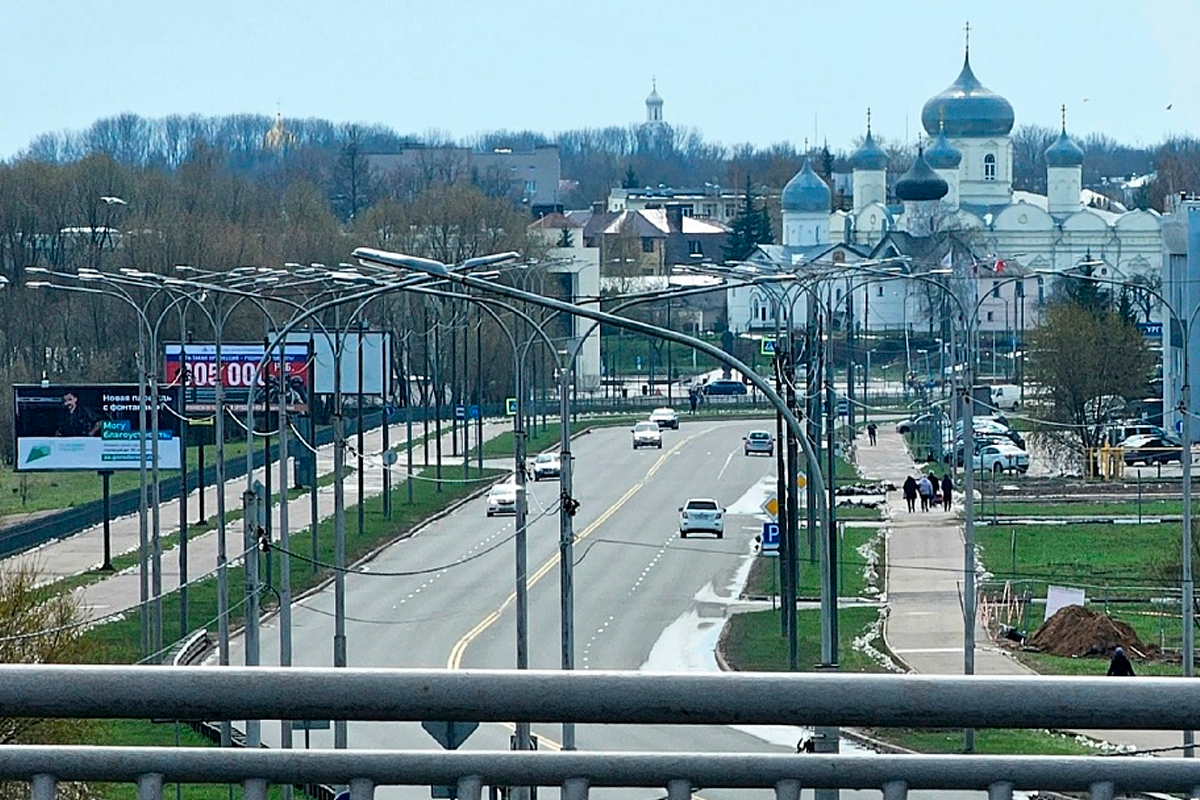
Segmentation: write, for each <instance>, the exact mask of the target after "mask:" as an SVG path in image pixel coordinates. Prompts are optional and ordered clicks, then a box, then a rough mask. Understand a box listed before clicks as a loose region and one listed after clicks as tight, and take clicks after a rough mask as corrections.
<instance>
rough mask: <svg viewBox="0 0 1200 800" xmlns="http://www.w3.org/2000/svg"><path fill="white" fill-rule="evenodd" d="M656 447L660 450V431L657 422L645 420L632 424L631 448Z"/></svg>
mask: <svg viewBox="0 0 1200 800" xmlns="http://www.w3.org/2000/svg"><path fill="white" fill-rule="evenodd" d="M640 447H657V448H658V449H659V450H662V431H661V430H660V429H659V427H658V423H657V422H650V421H649V420H646V421H644V422H639V423H638V424H636V425H634V426H633V449H634V450H637V449H638V448H640Z"/></svg>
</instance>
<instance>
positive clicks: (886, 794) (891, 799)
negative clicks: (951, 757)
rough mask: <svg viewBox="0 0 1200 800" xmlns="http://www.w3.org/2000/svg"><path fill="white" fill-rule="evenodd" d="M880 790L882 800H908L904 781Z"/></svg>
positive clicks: (889, 782) (885, 785)
mask: <svg viewBox="0 0 1200 800" xmlns="http://www.w3.org/2000/svg"><path fill="white" fill-rule="evenodd" d="M882 788H883V800H908V783H907V782H906V781H888V782H887V783H885V784H884V785H883V787H882ZM989 800H991V798H989Z"/></svg>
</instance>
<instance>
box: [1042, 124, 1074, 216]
mask: <svg viewBox="0 0 1200 800" xmlns="http://www.w3.org/2000/svg"><path fill="white" fill-rule="evenodd" d="M1082 190H1083V148H1082V147H1080V146H1079V145H1078V144H1077V143H1076V142H1075V140H1074V139H1072V138H1071V137H1070V136H1068V135H1067V107H1066V106H1063V107H1062V133H1060V134H1059V135H1058V139H1056V140H1055V142H1054V144H1052V145H1050V147H1048V148H1047V149H1046V210H1047V211H1049V212H1050V213H1051V214H1073V213H1075V212H1076V211H1078V210H1079V209H1081V208H1083V201H1082V200H1081V199H1080V196H1079V194H1080V192H1081V191H1082Z"/></svg>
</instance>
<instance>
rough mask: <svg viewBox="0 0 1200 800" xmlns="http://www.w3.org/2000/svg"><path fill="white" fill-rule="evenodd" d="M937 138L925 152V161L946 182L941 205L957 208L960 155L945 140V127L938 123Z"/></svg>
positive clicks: (943, 124) (948, 141) (955, 148)
mask: <svg viewBox="0 0 1200 800" xmlns="http://www.w3.org/2000/svg"><path fill="white" fill-rule="evenodd" d="M939 127H940V130H939V131H938V136H937V138H936V139H934V140H933V143H932V144H931V145H930V147H929V149H928V150H926V151H925V161H926V162H927V163H928V164H929V166H930V167H932V168H933V171H934V172H936V173H937V175H938V177H939V178H941V179H942V180H944V181H945V182H946V187H947V189H946V196H945V197H943V198H942V205H944V206H945V207H946V208H952V209H953V208H958V168H959V165H960V164H962V158H963V156H962V153H961V152H959V150H958V148H957V147H955V146H954V145H952V144H951V143H950V140H949V139H947V138H946V125H945V123H944V122H942V123H940V126H939Z"/></svg>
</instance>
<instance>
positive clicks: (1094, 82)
mask: <svg viewBox="0 0 1200 800" xmlns="http://www.w3.org/2000/svg"><path fill="white" fill-rule="evenodd" d="M967 22H969V23H970V27H971V36H970V44H971V64H972V67H973V68H974V71H975V74H976V76H977V77H978V78H979V80H980V81H981V82H982V83H983V84H984V85H985V86H987V87H988V88H990V89H992V90H993V91H996V92H998V93H1000V94H1002V95H1003V96H1004V97H1006V98H1007V99H1008V100H1009V102H1010V103H1012V105H1013V107H1014V110H1015V112H1016V119H1017V125H1018V126H1020V125H1023V124H1038V125H1051V126H1057V125H1058V124H1059V119H1060V116H1059V107H1060V106H1061V105H1062V104H1064V103H1065V104H1066V106H1067V125H1068V128H1069V130H1070V131H1071V132H1072V133H1074V134H1077V135H1080V136H1086V135H1087V134H1088V133H1091V132H1103V133H1105V134H1107V135H1109V136H1111V137H1112V138H1114V139H1116V140H1118V141H1120V142H1124V143H1128V144H1137V145H1151V144H1155V143H1157V142H1159V141H1161V140H1162V139H1163V138H1164V137H1165V136H1168V135H1182V134H1196V133H1200V91H1198V90H1200V70H1197V69H1195V67H1194V64H1192V63H1191V62H1192V61H1194V58H1193V56H1194V51H1193V50H1192V49H1191V48H1192V47H1194V46H1195V45H1194V43H1193V37H1194V34H1195V32H1196V31H1197V30H1200V0H1156V2H1154V3H1149V2H1129V0H1007V1H1006V2H1001V0H993V2H991V3H987V4H982V3H963V2H961V1H957V2H945V1H943V0H914V1H913V2H909V3H897V2H894V0H890V1H889V2H883V1H882V0H879V1H877V0H862V1H860V2H854V1H853V0H845V1H844V2H832V1H831V0H823V1H822V2H817V3H814V2H811V0H739V2H736V3H730V2H728V1H727V0H691V2H680V1H679V0H659V2H655V3H649V2H644V0H604V1H603V2H600V3H562V2H535V1H534V0H505V1H504V2H496V1H495V0H455V1H454V2H450V1H449V0H424V1H423V2H421V1H420V0H390V1H388V0H336V2H335V0H325V2H317V1H316V0H249V1H247V0H204V2H186V1H185V2H169V1H168V2H165V1H164V0H8V2H6V3H5V19H4V25H3V26H0V74H3V75H4V78H5V83H6V85H7V91H6V93H5V96H6V100H5V101H4V104H3V105H4V111H3V113H0V159H7V158H12V157H14V156H17V155H19V154H20V152H21V151H22V150H23V149H24V148H25V147H27V146H28V145H29V143H30V142H31V141H32V140H33V138H34V137H36V136H38V135H39V134H42V133H47V132H53V131H68V130H82V129H84V128H86V127H88V126H89V125H90V124H91V123H92V122H94V121H95V120H97V119H100V118H103V117H110V116H115V115H117V114H120V113H123V112H133V113H136V114H139V115H141V116H143V117H148V118H157V117H162V116H166V115H169V114H192V113H195V114H201V115H205V116H207V115H224V114H234V113H258V114H267V115H274V114H275V113H276V111H279V112H281V113H282V114H283V115H284V118H285V120H286V119H287V118H289V117H296V118H309V117H315V118H322V119H327V120H330V121H333V122H335V123H365V124H383V125H386V126H389V127H391V128H393V129H394V130H396V132H398V133H401V134H417V135H421V134H425V133H428V132H430V131H438V132H441V133H443V134H447V135H449V136H451V137H454V138H456V139H459V138H463V137H470V136H473V135H475V134H478V133H482V132H486V131H492V130H499V129H508V130H534V131H539V132H542V133H545V134H547V135H551V136H552V135H553V134H554V133H556V132H558V131H564V130H572V129H578V128H594V127H604V126H609V125H628V124H630V123H636V122H641V121H642V120H644V119H645V113H646V112H645V99H646V96H647V95H648V94H649V92H650V89H651V84H652V82H656V83H657V87H658V92H659V94H660V95H661V96H662V98H663V101H664V107H663V116H664V118H665V119H666V121H667V122H669V123H671V124H672V125H675V126H682V127H686V128H694V129H696V130H698V131H700V133H701V134H702V135H703V136H704V138H705V139H706V140H707V141H709V142H715V143H720V144H725V145H734V144H741V143H750V144H753V145H756V146H760V147H761V146H767V145H770V144H773V143H778V142H784V141H787V142H791V143H793V144H795V145H797V146H801V145H803V143H804V141H805V140H806V139H807V140H809V141H810V142H817V141H819V142H828V143H829V145H830V147H831V149H834V150H837V149H848V148H850V147H852V146H853V144H854V142H855V140H856V138H857V137H861V136H862V134H863V132H864V130H865V120H866V110H867V108H868V107H870V108H871V109H872V118H873V128H874V130H875V132H876V134H877V135H880V136H883V137H884V138H886V139H888V140H899V141H904V140H906V141H909V142H914V141H916V138H917V137H918V136H919V134H920V114H921V107H922V105H923V104H924V103H925V101H926V100H927V99H928V98H929V97H931V96H932V95H934V94H936V93H938V92H940V91H941V90H942V89H944V88H946V87H947V86H948V85H949V84H950V83H952V82H953V81H954V79H955V77H956V76H957V75H958V72H959V70H960V68H961V66H962V59H963V43H964V25H965V24H966V23H967Z"/></svg>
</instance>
